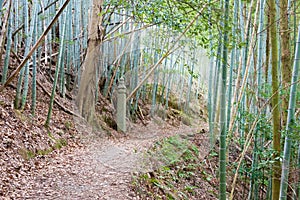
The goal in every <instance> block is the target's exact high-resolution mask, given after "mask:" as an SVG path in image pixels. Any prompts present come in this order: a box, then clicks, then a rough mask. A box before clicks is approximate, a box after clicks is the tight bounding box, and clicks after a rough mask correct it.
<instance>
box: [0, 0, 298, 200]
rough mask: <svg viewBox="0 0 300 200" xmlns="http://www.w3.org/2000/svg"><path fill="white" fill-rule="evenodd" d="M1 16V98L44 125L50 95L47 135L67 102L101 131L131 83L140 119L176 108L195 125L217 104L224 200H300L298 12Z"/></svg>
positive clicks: (179, 8) (4, 10) (128, 7)
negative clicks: (194, 111)
mask: <svg viewBox="0 0 300 200" xmlns="http://www.w3.org/2000/svg"><path fill="white" fill-rule="evenodd" d="M0 12H1V16H0V17H1V21H0V31H1V32H0V33H1V35H0V44H1V45H0V55H1V56H0V63H1V87H0V91H1V92H5V91H6V90H5V88H6V87H9V86H11V85H14V87H15V100H14V103H13V105H14V108H15V109H18V110H23V109H25V108H26V107H30V109H31V112H32V115H33V116H34V115H35V113H36V112H38V110H36V101H37V100H36V99H37V96H38V94H37V87H44V86H45V85H47V84H48V85H51V88H52V91H51V92H50V91H48V93H49V97H51V98H49V99H50V101H49V108H48V110H49V111H48V117H47V120H46V121H45V125H46V126H49V125H50V124H51V113H52V108H53V105H54V103H58V104H59V102H57V101H58V100H57V98H56V97H57V96H61V97H62V98H69V97H70V96H73V98H74V99H75V101H74V104H76V105H77V112H78V114H79V115H81V116H83V117H84V118H86V120H88V121H93V120H94V119H93V116H94V115H95V105H97V104H101V98H100V96H101V97H104V98H106V99H111V100H112V101H113V102H114V101H115V100H114V97H115V95H114V93H115V89H116V86H117V83H118V80H119V78H121V77H125V81H126V84H127V85H126V86H127V89H128V91H129V93H128V95H129V96H128V99H127V100H128V105H130V109H131V111H130V113H135V112H136V111H137V110H138V109H139V102H140V101H145V100H146V99H148V100H149V101H150V102H151V114H152V115H154V114H155V113H156V111H157V109H158V107H159V106H160V107H163V108H164V109H168V106H170V105H169V104H170V103H171V101H170V99H171V98H172V97H174V96H175V97H176V98H177V100H178V101H179V104H178V105H180V106H179V109H181V110H182V112H186V113H188V112H189V107H190V106H191V102H197V99H198V97H199V96H200V95H201V93H206V92H207V110H208V122H209V137H210V142H211V151H215V147H216V146H217V148H219V152H218V154H219V161H220V162H219V164H220V166H219V167H220V171H219V175H218V177H219V183H220V191H219V192H220V193H219V199H228V198H229V199H236V198H235V195H236V189H237V187H238V184H237V183H241V182H242V183H243V184H244V185H245V187H244V190H243V191H244V192H243V193H244V194H243V196H244V199H276V200H277V199H299V198H300V107H299V105H300V90H299V86H298V85H299V84H298V83H299V65H300V63H299V62H300V49H299V48H300V46H299V45H300V26H299V23H300V20H299V17H300V2H299V1H296V0H247V1H242V0H231V1H229V0H225V1H222V0H220V1H217V0H216V1H213V0H196V1H190V0H184V1H172V0H171V1H165V0H153V1H150V2H147V1H139V0H135V1H131V2H127V1H122V0H120V1H105V0H103V1H96V0H86V1H76V0H0ZM41 77H44V78H41ZM45 77H47V78H45ZM41 80H43V81H41ZM172 94H173V95H172ZM70 113H73V114H74V113H75V111H74V112H73V111H70ZM233 147H234V148H235V149H238V155H237V158H236V159H235V162H233V163H232V162H231V163H229V162H228V159H229V158H228V157H229V156H230V155H231V153H232V152H231V150H232V149H233Z"/></svg>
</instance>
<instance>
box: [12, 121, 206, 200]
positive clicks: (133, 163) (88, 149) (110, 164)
mask: <svg viewBox="0 0 300 200" xmlns="http://www.w3.org/2000/svg"><path fill="white" fill-rule="evenodd" d="M202 126H204V125H201V124H199V126H197V127H194V128H192V127H187V126H180V127H179V128H176V127H172V126H170V125H166V124H165V125H161V126H158V125H157V124H155V123H153V122H151V123H150V124H149V125H148V126H147V127H140V126H139V127H138V126H137V127H132V128H131V131H130V132H129V134H128V137H126V138H122V139H118V140H111V139H110V140H108V139H105V138H101V137H97V135H94V136H89V137H88V142H87V144H86V145H84V146H83V147H81V148H77V149H73V150H72V151H66V152H64V151H63V152H62V153H60V154H58V155H57V156H55V157H54V158H45V159H47V160H46V162H45V164H40V163H36V166H38V167H37V168H39V169H38V170H35V172H33V174H32V175H31V176H26V177H27V178H26V179H22V183H19V185H18V186H17V187H16V190H15V195H14V196H19V197H21V198H22V199H24V197H25V199H43V200H44V199H72V200H73V199H109V200H112V199H116V200H120V199H122V200H124V199H139V198H138V197H136V196H135V194H134V192H133V191H132V190H131V188H130V184H131V181H132V174H133V173H135V172H139V171H143V170H144V171H147V170H150V169H151V163H149V162H148V161H147V160H145V159H144V152H145V150H146V149H147V148H149V147H150V146H151V145H152V144H153V142H154V141H156V140H158V139H159V138H163V137H166V136H170V135H174V134H189V133H195V132H196V131H198V130H199V128H200V129H202ZM203 142H204V143H207V142H208V141H207V140H206V141H203ZM207 149H208V148H207ZM204 151H206V150H205V149H204ZM203 155H204V153H203ZM40 165H41V166H40ZM147 168H148V169H147ZM149 168H150V169H149Z"/></svg>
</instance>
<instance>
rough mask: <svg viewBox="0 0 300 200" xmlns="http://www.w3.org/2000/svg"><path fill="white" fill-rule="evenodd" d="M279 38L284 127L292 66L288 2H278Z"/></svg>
mask: <svg viewBox="0 0 300 200" xmlns="http://www.w3.org/2000/svg"><path fill="white" fill-rule="evenodd" d="M280 15H281V17H280V19H281V20H280V36H281V49H282V52H281V65H282V67H281V73H282V84H283V85H282V86H283V88H287V89H285V90H286V92H283V95H282V100H283V101H282V112H283V113H282V125H284V126H285V125H286V120H287V111H288V104H289V99H288V98H289V94H288V88H289V87H288V85H289V84H290V81H291V78H292V77H291V75H292V65H291V56H290V54H291V51H290V31H289V20H288V15H289V14H288V0H281V1H280Z"/></svg>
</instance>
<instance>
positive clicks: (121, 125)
mask: <svg viewBox="0 0 300 200" xmlns="http://www.w3.org/2000/svg"><path fill="white" fill-rule="evenodd" d="M117 126H118V131H122V132H124V133H125V132H126V86H125V84H124V78H123V77H122V78H120V80H119V86H118V96H117Z"/></svg>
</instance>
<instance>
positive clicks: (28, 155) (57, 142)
mask: <svg viewBox="0 0 300 200" xmlns="http://www.w3.org/2000/svg"><path fill="white" fill-rule="evenodd" d="M48 137H49V138H50V139H51V140H52V142H53V144H52V145H51V147H49V148H46V149H34V150H29V149H26V148H23V149H20V150H19V153H20V155H21V156H22V157H23V158H24V159H25V160H29V159H32V158H35V157H37V156H44V155H48V154H50V153H51V152H53V151H55V150H58V149H61V148H62V147H64V146H67V144H68V142H67V140H66V139H65V138H55V137H54V136H53V135H52V134H51V132H48Z"/></svg>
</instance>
